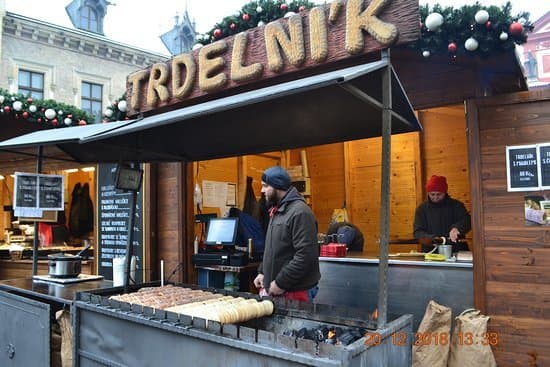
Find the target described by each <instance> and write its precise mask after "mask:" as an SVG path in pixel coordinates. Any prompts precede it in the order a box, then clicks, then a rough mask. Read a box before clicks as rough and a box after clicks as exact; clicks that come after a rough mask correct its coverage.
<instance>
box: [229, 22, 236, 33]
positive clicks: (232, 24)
mask: <svg viewBox="0 0 550 367" xmlns="http://www.w3.org/2000/svg"><path fill="white" fill-rule="evenodd" d="M229 28H230V29H231V30H232V31H234V30H235V28H237V25H236V24H235V23H231V24H230V25H229Z"/></svg>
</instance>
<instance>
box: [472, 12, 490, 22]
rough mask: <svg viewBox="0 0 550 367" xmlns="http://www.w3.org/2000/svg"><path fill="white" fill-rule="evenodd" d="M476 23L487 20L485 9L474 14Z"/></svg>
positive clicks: (487, 15)
mask: <svg viewBox="0 0 550 367" xmlns="http://www.w3.org/2000/svg"><path fill="white" fill-rule="evenodd" d="M474 19H475V20H476V23H477V24H485V23H486V22H487V21H488V20H489V13H488V12H487V10H480V11H478V12H477V13H476V15H475V16H474Z"/></svg>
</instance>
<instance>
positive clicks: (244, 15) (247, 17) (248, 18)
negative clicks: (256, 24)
mask: <svg viewBox="0 0 550 367" xmlns="http://www.w3.org/2000/svg"><path fill="white" fill-rule="evenodd" d="M243 20H244V21H245V22H248V21H249V20H250V14H247V13H244V14H243Z"/></svg>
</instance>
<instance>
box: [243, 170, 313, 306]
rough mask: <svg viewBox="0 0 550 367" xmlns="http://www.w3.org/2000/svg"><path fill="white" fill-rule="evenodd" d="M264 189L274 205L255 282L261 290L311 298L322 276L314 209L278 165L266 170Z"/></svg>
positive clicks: (306, 298)
mask: <svg viewBox="0 0 550 367" xmlns="http://www.w3.org/2000/svg"><path fill="white" fill-rule="evenodd" d="M262 193H264V194H265V197H266V200H267V201H268V203H269V204H270V205H271V208H270V209H269V213H270V220H269V226H268V228H267V234H266V240H265V250H264V258H263V262H262V264H261V265H260V267H259V268H258V276H257V277H256V279H254V285H255V286H256V287H257V288H260V294H266V293H267V294H269V295H271V296H281V295H282V296H284V297H286V298H287V299H293V300H298V301H310V300H311V299H312V292H311V290H312V289H315V288H316V286H317V283H318V282H319V279H320V278H321V273H320V271H319V246H318V244H317V222H316V220H315V217H314V215H313V212H312V211H311V209H310V208H309V206H308V205H307V204H306V202H305V200H304V198H303V197H302V195H300V193H298V191H297V190H296V188H295V187H293V186H291V181H290V176H289V175H288V172H286V171H285V170H284V169H283V168H281V167H279V166H274V167H271V168H268V169H267V170H265V172H264V173H263V175H262Z"/></svg>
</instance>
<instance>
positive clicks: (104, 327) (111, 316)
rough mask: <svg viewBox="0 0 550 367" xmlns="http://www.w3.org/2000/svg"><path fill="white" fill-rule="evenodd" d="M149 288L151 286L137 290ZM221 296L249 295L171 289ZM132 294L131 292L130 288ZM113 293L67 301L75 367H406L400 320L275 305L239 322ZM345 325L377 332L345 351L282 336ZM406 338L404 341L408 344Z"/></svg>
mask: <svg viewBox="0 0 550 367" xmlns="http://www.w3.org/2000/svg"><path fill="white" fill-rule="evenodd" d="M141 286H151V285H147V284H145V285H141ZM177 286H182V287H188V288H192V289H203V290H207V291H210V292H214V293H221V294H223V295H231V296H235V297H245V298H254V297H257V296H256V295H253V294H250V293H242V292H232V291H227V290H220V289H215V288H201V287H197V286H196V285H185V284H178V285H177ZM137 289H139V287H138V288H131V290H137ZM120 292H121V289H120V288H109V289H100V290H95V291H91V292H85V293H79V294H78V295H77V298H76V301H75V303H74V327H75V330H74V334H73V335H74V340H73V348H74V351H73V352H74V356H75V357H74V358H75V361H74V364H75V366H77V367H78V366H95V365H102V366H156V365H158V364H159V363H161V364H163V365H167V366H201V365H209V366H222V365H223V366H260V365H269V366H320V367H322V366H380V365H389V366H410V363H411V355H410V353H411V348H410V345H397V344H395V343H393V342H392V333H394V332H399V333H407V335H410V334H411V333H412V316H411V315H404V316H401V317H399V318H397V319H396V320H393V321H391V322H389V323H388V324H387V327H386V328H385V329H383V330H377V329H376V323H374V322H372V321H369V318H368V314H367V313H364V311H361V310H357V309H350V308H345V307H336V306H329V305H319V304H308V303H302V302H295V301H286V302H285V301H284V300H281V299H275V300H274V303H275V311H274V314H273V315H271V316H268V317H262V318H259V319H254V320H250V321H247V322H244V323H240V324H220V323H219V322H215V321H209V320H205V319H201V318H199V317H194V318H193V317H190V316H187V315H183V314H178V313H174V312H169V311H165V310H159V309H154V308H151V307H146V306H141V305H135V304H130V303H127V302H120V301H116V300H113V299H110V298H109V297H110V296H111V295H113V294H118V293H120ZM323 326H329V327H345V328H358V329H360V330H362V331H364V330H368V331H369V332H372V333H376V335H378V336H380V340H379V341H380V342H379V343H377V344H376V345H371V346H366V345H365V340H366V338H365V337H361V338H360V339H358V340H356V341H354V342H352V343H351V344H349V345H342V344H328V343H324V342H320V343H317V342H316V341H313V340H309V339H304V338H297V337H296V336H293V335H285V333H286V334H288V333H287V331H288V330H298V329H301V328H313V329H314V328H322V327H323ZM408 339H409V340H410V338H408Z"/></svg>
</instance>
